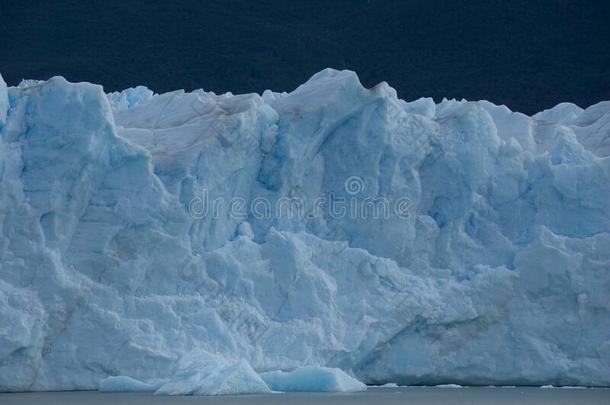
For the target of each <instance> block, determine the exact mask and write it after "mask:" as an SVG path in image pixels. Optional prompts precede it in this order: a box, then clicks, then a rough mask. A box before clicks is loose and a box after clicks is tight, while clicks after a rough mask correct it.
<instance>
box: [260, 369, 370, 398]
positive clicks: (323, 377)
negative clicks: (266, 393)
mask: <svg viewBox="0 0 610 405" xmlns="http://www.w3.org/2000/svg"><path fill="white" fill-rule="evenodd" d="M261 377H262V378H263V380H264V381H265V382H266V383H267V385H268V386H269V388H271V389H272V390H273V391H282V392H354V391H364V390H366V385H364V384H363V383H361V382H360V381H358V380H356V379H354V378H353V377H350V376H349V375H347V374H345V372H343V371H342V370H341V369H338V368H328V367H314V366H309V367H300V368H297V369H295V370H292V371H288V372H284V371H270V372H267V373H263V374H262V375H261Z"/></svg>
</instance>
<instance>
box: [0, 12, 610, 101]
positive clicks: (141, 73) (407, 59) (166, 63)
mask: <svg viewBox="0 0 610 405" xmlns="http://www.w3.org/2000/svg"><path fill="white" fill-rule="evenodd" d="M325 67H334V68H347V69H352V70H354V71H356V72H357V73H358V74H359V76H360V78H361V80H362V82H363V84H365V85H366V86H371V85H374V84H376V83H378V82H380V81H382V80H385V81H387V82H389V83H390V84H391V85H392V86H393V87H395V88H396V89H397V90H398V93H399V96H400V97H402V98H405V99H407V100H412V99H415V98H419V97H421V96H432V97H434V98H435V99H436V100H437V101H439V100H440V99H441V98H442V97H445V96H446V97H450V98H451V97H456V98H462V97H464V98H467V99H473V100H476V99H488V100H490V101H493V102H495V103H500V104H506V105H508V106H509V107H510V108H511V109H513V110H519V111H523V112H526V113H533V112H536V111H539V110H541V109H544V108H548V107H550V106H553V105H555V104H556V103H558V102H560V101H572V102H575V103H577V104H579V105H581V106H583V107H585V106H588V105H590V104H592V103H595V102H597V101H600V100H603V99H610V2H609V1H607V0H606V1H571V0H536V1H534V0H527V1H524V0H513V1H506V0H502V1H498V0H493V1H485V0H480V1H469V0H461V1H434V0H406V1H392V0H385V1H383V0H352V1H345V0H328V1H317V0H310V1H294V2H291V1H289V0H282V1H280V0H256V1H254V0H207V1H203V0H174V1H170V0H159V1H155V0H151V1H136V0H123V1H120V2H119V1H103V0H54V1H53V0H51V1H16V0H0V73H1V74H2V75H3V76H4V78H5V80H6V81H7V82H8V83H9V84H12V85H14V84H17V83H18V82H19V80H21V79H22V78H37V79H46V78H49V77H51V76H53V75H63V76H65V77H66V78H67V79H69V80H71V81H91V82H95V83H101V84H103V85H104V87H105V89H106V90H107V91H112V90H118V89H123V88H127V87H130V86H134V85H137V84H145V85H147V86H149V87H150V88H152V89H153V90H155V91H157V92H163V91H168V90H173V89H178V88H184V89H187V90H192V89H194V88H200V87H202V88H204V89H206V90H213V91H215V92H224V91H232V92H234V93H241V92H252V91H256V92H261V91H262V90H264V89H267V88H271V89H272V90H276V91H284V90H292V89H293V88H295V87H296V86H297V85H299V84H300V83H302V82H303V81H305V80H306V79H307V78H309V77H310V76H311V75H312V74H313V73H315V72H317V71H319V70H321V69H322V68H325Z"/></svg>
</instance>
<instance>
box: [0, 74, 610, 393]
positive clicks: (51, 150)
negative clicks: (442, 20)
mask: <svg viewBox="0 0 610 405" xmlns="http://www.w3.org/2000/svg"><path fill="white" fill-rule="evenodd" d="M609 123H610V102H603V103H599V104H596V105H594V106H591V107H589V108H587V109H585V110H583V109H581V108H579V107H577V106H575V105H573V104H560V105H558V106H556V107H555V108H553V109H551V110H547V111H544V112H541V113H539V114H536V115H534V116H533V117H528V116H526V115H524V114H520V113H515V112H512V111H510V110H509V109H508V108H506V107H503V106H495V105H493V104H491V103H488V102H485V101H480V102H467V101H455V100H443V101H442V102H441V103H440V104H435V103H434V102H433V100H431V99H420V100H417V101H414V102H411V103H407V102H405V101H403V100H400V99H398V98H397V96H396V93H395V91H394V90H393V89H392V88H391V87H389V86H388V85H387V84H385V83H382V84H380V85H378V86H375V87H374V88H371V89H365V88H364V87H363V86H362V85H361V84H360V82H359V80H358V78H357V76H356V74H355V73H353V72H349V71H336V70H332V69H327V70H324V71H322V72H320V73H318V74H316V75H314V76H313V77H312V78H311V79H310V80H309V81H307V82H306V83H305V84H303V85H302V86H300V87H299V88H297V89H296V90H294V91H293V92H291V93H274V92H270V91H267V92H265V93H263V94H262V95H261V96H259V95H256V94H246V95H232V94H230V93H227V94H223V95H215V94H213V93H208V92H204V91H201V90H197V91H194V92H191V93H185V92H183V91H176V92H171V93H165V94H161V95H155V94H153V92H151V91H150V90H148V89H146V88H144V87H139V88H135V89H130V90H126V91H124V92H121V93H114V94H110V95H106V94H104V92H103V89H102V88H101V87H100V86H95V85H92V84H88V83H78V84H73V83H68V82H67V81H66V80H64V79H63V78H60V77H55V78H52V79H50V80H48V81H45V82H38V81H24V82H23V83H22V84H20V85H19V86H17V87H7V86H6V85H5V83H4V81H2V80H0V320H1V322H0V390H3V391H4V390H60V389H61V390H66V389H97V387H98V382H99V381H100V380H101V379H103V378H105V377H108V376H119V375H125V376H130V377H132V378H134V379H136V380H140V381H150V380H155V379H163V378H167V377H168V376H170V375H171V374H172V373H173V371H174V369H175V367H176V365H177V364H178V363H179V362H180V361H181V359H183V358H184V357H185V356H186V355H187V354H188V353H191V352H193V351H198V350H205V351H206V352H209V353H214V355H215V356H220V357H222V358H226V359H231V361H238V360H240V361H241V360H245V361H247V363H248V364H249V365H250V366H251V367H252V369H253V370H256V372H258V373H263V372H265V371H270V370H279V369H282V370H291V369H293V368H296V367H301V366H311V365H320V366H328V367H337V368H341V369H343V370H345V371H346V372H348V373H350V374H352V375H354V376H355V377H357V378H358V379H359V380H361V381H364V382H367V383H384V382H390V381H391V382H398V383H407V384H439V383H449V382H451V383H460V384H511V385H512V384H539V385H543V384H553V385H562V384H563V385H610V294H609V291H610V158H609V157H608V155H610V130H609V129H608V128H610V126H609Z"/></svg>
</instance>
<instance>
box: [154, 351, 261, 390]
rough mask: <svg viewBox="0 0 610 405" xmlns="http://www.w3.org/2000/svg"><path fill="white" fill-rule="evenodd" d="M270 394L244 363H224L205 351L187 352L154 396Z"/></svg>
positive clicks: (241, 361) (257, 376) (248, 365)
mask: <svg viewBox="0 0 610 405" xmlns="http://www.w3.org/2000/svg"><path fill="white" fill-rule="evenodd" d="M269 392H271V390H270V389H269V387H268V386H267V384H265V382H264V381H263V380H262V379H261V377H260V376H259V375H258V374H257V373H256V372H255V371H254V370H253V369H252V367H251V366H250V364H248V363H247V362H246V361H244V360H240V361H233V362H231V361H227V360H225V359H223V358H221V357H219V356H215V355H212V354H210V353H207V352H205V351H201V350H198V351H195V352H190V353H188V354H187V355H185V356H184V358H183V359H182V360H181V361H180V362H179V364H178V366H177V371H176V372H175V373H174V375H173V376H172V377H171V378H170V379H169V380H168V381H166V382H164V383H163V384H162V385H161V386H160V387H159V389H158V390H157V391H156V392H155V394H156V395H237V394H263V393H269Z"/></svg>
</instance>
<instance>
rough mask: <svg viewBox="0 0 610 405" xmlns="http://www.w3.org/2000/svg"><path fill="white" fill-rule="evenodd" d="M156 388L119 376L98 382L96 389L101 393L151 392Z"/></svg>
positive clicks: (155, 386)
mask: <svg viewBox="0 0 610 405" xmlns="http://www.w3.org/2000/svg"><path fill="white" fill-rule="evenodd" d="M158 388H159V386H158V385H154V384H148V383H145V382H142V381H138V380H135V379H133V378H131V377H128V376H124V375H119V376H112V377H106V378H104V379H103V380H101V381H100V383H99V388H98V389H99V390H100V391H102V392H153V391H155V390H157V389H158Z"/></svg>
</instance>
